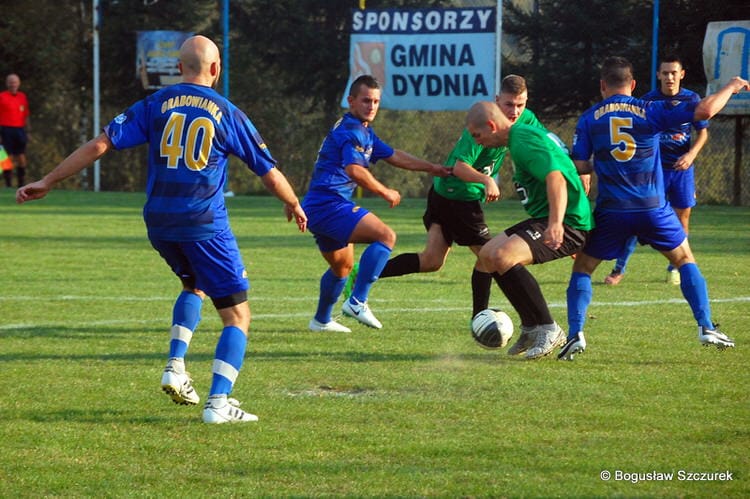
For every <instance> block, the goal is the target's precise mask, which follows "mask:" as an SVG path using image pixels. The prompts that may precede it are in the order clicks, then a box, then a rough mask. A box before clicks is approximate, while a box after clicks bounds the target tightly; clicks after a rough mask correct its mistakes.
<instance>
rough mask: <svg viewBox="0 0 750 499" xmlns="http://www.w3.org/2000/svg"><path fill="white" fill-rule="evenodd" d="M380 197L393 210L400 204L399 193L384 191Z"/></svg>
mask: <svg viewBox="0 0 750 499" xmlns="http://www.w3.org/2000/svg"><path fill="white" fill-rule="evenodd" d="M381 197H382V198H383V199H385V200H386V201H387V202H388V205H389V206H390V207H391V208H395V207H396V206H398V205H399V204H400V203H401V193H400V192H398V191H397V190H395V189H386V190H385V192H383V194H382V196H381Z"/></svg>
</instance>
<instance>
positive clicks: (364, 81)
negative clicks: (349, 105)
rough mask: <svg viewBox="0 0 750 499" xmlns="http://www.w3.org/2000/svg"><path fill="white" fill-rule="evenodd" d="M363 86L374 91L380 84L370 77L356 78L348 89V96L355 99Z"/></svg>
mask: <svg viewBox="0 0 750 499" xmlns="http://www.w3.org/2000/svg"><path fill="white" fill-rule="evenodd" d="M363 86H364V87H367V88H370V89H373V90H374V89H379V88H380V83H379V82H378V80H376V79H375V77H374V76H371V75H362V76H358V77H357V79H356V80H354V81H353V82H352V84H351V86H350V87H349V95H350V96H351V97H356V96H357V94H359V89H360V87H363Z"/></svg>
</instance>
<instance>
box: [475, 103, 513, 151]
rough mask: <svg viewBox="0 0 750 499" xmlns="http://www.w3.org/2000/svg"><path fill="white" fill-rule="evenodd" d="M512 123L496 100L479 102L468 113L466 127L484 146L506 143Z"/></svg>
mask: <svg viewBox="0 0 750 499" xmlns="http://www.w3.org/2000/svg"><path fill="white" fill-rule="evenodd" d="M511 125H512V123H511V122H510V120H509V119H508V118H507V117H506V116H505V115H504V114H503V113H502V111H501V110H500V108H499V107H497V104H495V103H494V102H489V101H482V102H477V103H476V104H474V105H473V106H471V108H470V109H469V113H468V114H467V115H466V128H467V129H468V130H469V133H470V134H471V136H472V137H474V140H475V141H476V143H477V144H479V145H480V146H484V147H500V146H503V145H506V144H507V143H508V132H509V131H510V127H511Z"/></svg>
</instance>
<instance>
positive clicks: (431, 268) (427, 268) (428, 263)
mask: <svg viewBox="0 0 750 499" xmlns="http://www.w3.org/2000/svg"><path fill="white" fill-rule="evenodd" d="M444 263H445V257H440V256H438V255H434V254H428V253H425V254H422V255H419V271H420V272H437V271H438V270H440V269H441V268H443V264H444Z"/></svg>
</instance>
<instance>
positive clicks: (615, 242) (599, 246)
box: [583, 204, 687, 260]
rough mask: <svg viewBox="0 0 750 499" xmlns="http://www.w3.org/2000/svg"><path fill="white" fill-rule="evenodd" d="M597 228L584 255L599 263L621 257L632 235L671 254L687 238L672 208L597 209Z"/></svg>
mask: <svg viewBox="0 0 750 499" xmlns="http://www.w3.org/2000/svg"><path fill="white" fill-rule="evenodd" d="M594 223H595V224H596V225H595V226H594V229H593V230H592V231H591V233H590V234H589V240H588V242H587V243H586V246H585V247H584V248H583V252H584V253H586V254H587V255H589V256H593V257H594V258H598V259H599V260H614V259H615V258H618V257H619V256H620V255H621V254H622V253H623V250H624V248H625V246H626V245H627V241H628V239H630V237H631V236H637V237H638V242H639V243H640V244H648V245H650V246H651V247H652V248H654V249H655V250H657V251H670V250H673V249H675V248H676V247H677V246H679V245H680V244H682V242H683V241H684V240H685V238H686V237H687V236H686V235H685V231H684V230H683V228H682V224H681V223H680V220H679V219H678V218H677V215H676V214H675V212H674V210H673V209H672V207H671V206H670V205H668V204H667V205H664V206H663V207H661V208H655V209H653V210H648V211H625V212H623V211H606V210H601V211H598V210H594Z"/></svg>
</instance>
